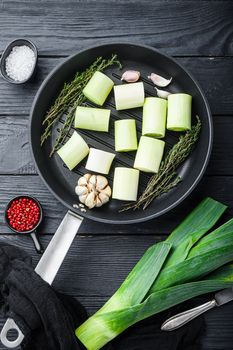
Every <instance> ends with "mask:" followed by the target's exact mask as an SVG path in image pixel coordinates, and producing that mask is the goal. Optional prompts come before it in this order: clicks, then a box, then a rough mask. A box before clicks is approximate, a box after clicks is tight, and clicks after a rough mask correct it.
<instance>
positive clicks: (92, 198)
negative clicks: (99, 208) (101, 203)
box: [85, 192, 96, 209]
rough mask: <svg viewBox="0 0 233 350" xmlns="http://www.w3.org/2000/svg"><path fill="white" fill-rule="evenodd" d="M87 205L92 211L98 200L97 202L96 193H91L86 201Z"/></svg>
mask: <svg viewBox="0 0 233 350" xmlns="http://www.w3.org/2000/svg"><path fill="white" fill-rule="evenodd" d="M85 205H86V206H87V207H88V208H89V209H92V208H94V206H95V205H96V200H95V193H94V192H90V193H89V194H88V195H87V197H86V200H85Z"/></svg>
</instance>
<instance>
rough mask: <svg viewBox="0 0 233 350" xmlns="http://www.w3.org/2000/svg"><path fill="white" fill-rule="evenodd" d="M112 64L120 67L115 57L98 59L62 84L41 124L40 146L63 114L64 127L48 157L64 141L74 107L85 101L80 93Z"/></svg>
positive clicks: (71, 123)
mask: <svg viewBox="0 0 233 350" xmlns="http://www.w3.org/2000/svg"><path fill="white" fill-rule="evenodd" d="M113 64H117V65H118V66H119V67H121V64H120V62H119V60H118V58H117V55H113V56H112V58H110V59H104V58H102V57H98V58H97V59H96V60H95V62H94V63H93V64H92V65H91V66H90V67H89V68H87V69H86V70H85V71H84V72H78V73H76V75H75V77H74V79H73V80H72V81H71V82H70V83H65V84H64V86H63V88H62V90H61V92H60V94H59V95H58V97H57V99H56V101H55V103H54V104H53V106H52V107H51V108H50V110H49V111H48V113H47V114H46V116H45V119H44V121H43V123H42V124H43V125H44V126H45V130H44V132H43V134H42V135H41V146H42V145H43V144H44V142H45V141H46V140H47V139H48V138H49V137H50V136H51V132H52V128H53V125H54V124H55V123H56V122H57V121H58V119H59V118H60V116H61V115H63V114H65V122H64V125H63V127H62V128H61V129H59V135H58V137H57V139H56V141H55V144H54V146H53V148H52V151H51V153H50V156H52V155H53V153H54V152H55V151H57V150H58V149H59V148H60V146H61V145H62V143H63V141H64V140H65V139H66V137H67V135H68V133H69V131H70V129H71V127H72V125H73V121H74V111H75V109H76V107H77V106H79V105H81V104H82V103H83V102H85V101H86V97H85V96H84V95H83V92H82V90H83V88H84V87H85V85H86V84H87V83H88V81H89V80H90V79H91V77H92V76H93V74H94V73H95V72H96V71H103V70H104V69H106V68H107V67H109V66H112V65H113Z"/></svg>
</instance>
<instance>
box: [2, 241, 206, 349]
mask: <svg viewBox="0 0 233 350" xmlns="http://www.w3.org/2000/svg"><path fill="white" fill-rule="evenodd" d="M0 285H1V292H0V306H1V311H2V314H4V316H6V317H8V316H10V317H12V318H14V320H15V321H16V322H17V324H18V325H19V326H20V328H21V329H22V331H23V333H24V334H25V341H24V343H23V344H22V349H23V350H45V349H46V350H79V349H84V347H83V346H82V345H81V344H79V343H78V341H77V339H76V337H75V335H74V330H75V328H76V327H77V326H78V325H80V324H81V323H82V322H83V321H84V320H85V319H86V318H87V314H86V311H85V309H84V307H83V306H82V305H81V304H80V303H79V302H78V301H77V300H75V299H74V298H72V297H69V296H65V295H62V294H60V293H57V292H55V291H54V289H53V288H52V287H51V286H49V285H48V284H47V283H45V282H44V281H43V280H42V279H41V278H40V277H39V276H38V275H37V274H36V273H35V272H34V270H33V268H32V265H31V259H30V258H29V257H28V255H27V254H26V253H25V252H23V251H22V250H20V249H18V248H16V247H13V246H10V245H1V246H0ZM190 306H191V307H192V306H193V305H192V304H186V305H185V304H183V308H189V307H190ZM180 311H181V309H180V307H177V308H175V309H173V310H172V312H173V314H174V313H176V312H180ZM170 315H171V311H169V312H164V313H161V314H159V315H156V316H154V317H151V318H149V319H147V320H144V321H142V322H140V323H138V324H136V325H134V326H133V327H130V328H129V329H128V330H127V331H125V332H124V333H122V334H121V335H120V336H119V337H117V338H116V339H115V340H114V341H113V342H112V344H109V345H107V346H105V348H104V350H110V349H111V350H141V349H142V350H144V349H146V350H157V349H159V350H165V349H166V350H196V349H198V337H199V335H200V333H201V330H203V319H202V318H198V319H196V320H194V321H192V322H191V323H189V324H188V325H186V326H185V327H183V328H181V329H179V330H177V331H174V332H170V333H165V332H161V331H160V326H161V324H162V322H163V321H164V320H165V319H166V318H167V317H170Z"/></svg>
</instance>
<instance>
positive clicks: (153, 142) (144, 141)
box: [134, 136, 165, 173]
mask: <svg viewBox="0 0 233 350" xmlns="http://www.w3.org/2000/svg"><path fill="white" fill-rule="evenodd" d="M164 146H165V142H164V141H162V140H157V139H153V138H152V137H147V136H142V137H141V138H140V142H139V145H138V150H137V154H136V158H135V161H134V168H136V169H139V170H141V171H145V172H148V173H157V172H158V170H159V166H160V163H161V160H162V157H163V151H164Z"/></svg>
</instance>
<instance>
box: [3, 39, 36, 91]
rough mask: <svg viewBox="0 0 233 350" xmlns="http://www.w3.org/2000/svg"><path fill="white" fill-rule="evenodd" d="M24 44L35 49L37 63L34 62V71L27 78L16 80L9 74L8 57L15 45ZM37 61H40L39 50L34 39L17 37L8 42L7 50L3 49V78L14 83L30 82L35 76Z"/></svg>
mask: <svg viewBox="0 0 233 350" xmlns="http://www.w3.org/2000/svg"><path fill="white" fill-rule="evenodd" d="M23 45H26V46H28V47H30V49H32V50H33V52H34V54H35V58H36V59H35V63H34V66H33V68H32V72H31V74H30V76H29V77H28V78H27V79H25V80H22V81H17V80H14V79H12V78H11V77H9V76H8V75H7V72H6V58H7V57H8V56H9V54H10V52H11V50H12V49H13V47H15V46H23ZM37 61H38V52H37V47H36V45H35V44H34V43H33V42H32V41H30V40H27V39H16V40H13V41H12V42H11V43H10V44H8V45H7V47H6V48H5V50H4V51H3V54H2V58H1V61H0V71H1V74H2V76H3V78H4V79H5V80H6V81H8V82H9V83H12V84H24V83H26V82H28V81H29V80H31V79H32V78H33V76H34V75H35V71H36V66H37Z"/></svg>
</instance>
